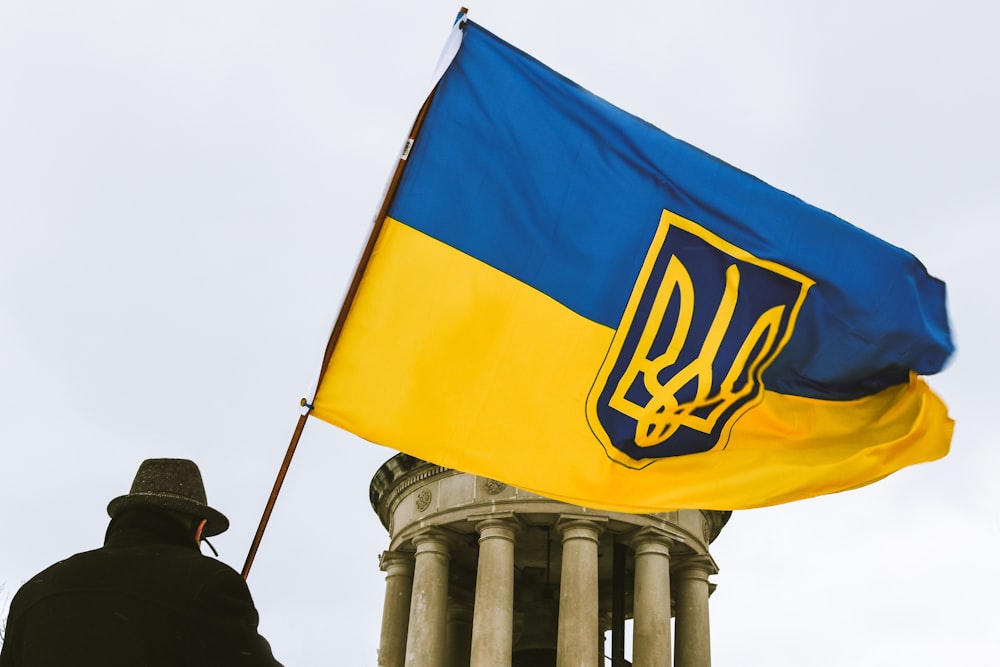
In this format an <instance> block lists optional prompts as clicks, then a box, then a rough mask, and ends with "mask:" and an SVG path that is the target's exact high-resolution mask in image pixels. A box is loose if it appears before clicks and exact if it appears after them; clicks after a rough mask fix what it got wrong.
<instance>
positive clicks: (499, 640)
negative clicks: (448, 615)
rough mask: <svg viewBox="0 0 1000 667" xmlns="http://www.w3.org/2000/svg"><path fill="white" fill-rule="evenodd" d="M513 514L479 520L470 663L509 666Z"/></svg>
mask: <svg viewBox="0 0 1000 667" xmlns="http://www.w3.org/2000/svg"><path fill="white" fill-rule="evenodd" d="M515 528H516V525H515V523H514V519H513V518H512V516H508V517H496V516H494V517H491V518H488V519H485V520H483V521H480V522H479V523H477V524H476V530H477V531H478V532H479V565H478V567H477V570H476V603H475V608H474V611H473V617H472V659H471V661H470V662H469V665H470V666H471V667H504V666H507V667H509V666H510V662H511V653H512V646H513V633H514V531H515Z"/></svg>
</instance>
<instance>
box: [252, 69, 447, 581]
mask: <svg viewBox="0 0 1000 667" xmlns="http://www.w3.org/2000/svg"><path fill="white" fill-rule="evenodd" d="M435 90H436V87H435ZM432 99H434V90H432V91H431V93H430V95H428V96H427V99H426V100H425V101H424V104H423V106H421V107H420V111H419V112H418V113H417V118H416V120H415V121H413V128H412V129H411V130H410V136H409V137H408V138H407V140H406V145H405V146H404V147H403V151H402V153H401V155H400V157H399V162H398V163H397V164H396V169H395V171H394V172H393V174H392V179H391V180H390V181H389V186H388V187H387V188H386V192H385V197H383V198H382V206H381V207H379V211H378V215H376V217H375V223H374V225H373V226H372V232H371V234H369V235H368V242H367V244H365V249H364V252H363V253H362V254H361V259H360V260H359V261H358V268H357V269H356V270H355V271H354V277H353V278H352V279H351V285H350V287H348V289H347V295H346V296H345V297H344V303H343V305H342V306H341V307H340V314H339V315H337V321H336V322H335V323H334V325H333V331H332V332H331V333H330V340H329V341H328V342H327V344H326V351H325V352H324V353H323V365H322V366H321V367H320V373H319V380H317V382H316V386H317V387H319V384H320V382H322V381H323V376H324V375H325V374H326V369H327V367H328V366H329V365H330V358H331V357H332V356H333V349H334V347H336V345H337V339H338V338H340V332H341V330H343V328H344V322H345V321H346V320H347V313H348V311H349V310H350V309H351V304H352V303H353V302H354V298H355V296H357V293H358V286H359V285H360V284H361V276H362V275H363V274H364V272H365V268H367V266H368V262H369V260H370V259H371V256H372V252H373V251H374V248H375V242H376V240H377V239H378V235H379V233H380V232H381V231H382V227H383V225H384V223H385V218H386V216H387V215H388V214H389V206H390V205H391V204H392V199H393V197H395V195H396V190H398V189H399V183H400V181H401V180H402V178H403V169H405V167H406V159H407V158H408V157H409V156H410V150H412V148H413V144H414V142H416V140H417V134H418V133H419V132H420V128H421V127H422V126H423V124H424V119H425V118H426V117H427V110H428V109H429V108H430V105H431V100H432ZM302 405H303V406H304V407H306V408H308V410H307V411H306V412H305V413H303V414H302V415H301V416H300V417H299V421H298V424H296V426H295V432H294V433H293V434H292V439H291V442H289V443H288V450H287V451H286V452H285V458H284V460H283V461H282V462H281V469H280V470H278V477H277V479H275V481H274V487H273V488H272V489H271V495H270V497H269V498H268V499H267V505H266V506H265V507H264V514H263V515H262V516H261V518H260V524H259V525H258V526H257V533H256V534H255V535H254V538H253V542H252V543H251V544H250V551H249V553H247V559H246V562H245V563H244V564H243V572H242V574H243V579H246V578H247V577H249V576H250V566H251V565H252V564H253V560H254V557H255V556H256V555H257V550H258V549H259V548H260V542H261V540H262V539H263V537H264V530H265V529H266V528H267V523H268V521H269V520H270V518H271V512H272V511H273V509H274V503H275V501H277V499H278V493H279V492H280V491H281V485H282V484H283V483H284V481H285V475H286V474H287V473H288V468H289V466H290V465H291V463H292V456H294V455H295V448H296V447H298V444H299V439H300V438H301V437H302V429H303V428H305V425H306V420H307V419H308V418H309V412H310V411H311V410H312V406H311V405H309V403H308V402H307V401H306V399H302Z"/></svg>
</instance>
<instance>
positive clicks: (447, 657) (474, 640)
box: [378, 512, 715, 667]
mask: <svg viewBox="0 0 1000 667" xmlns="http://www.w3.org/2000/svg"><path fill="white" fill-rule="evenodd" d="M471 518H472V520H473V521H474V522H475V527H476V531H477V534H478V536H479V544H478V547H479V557H478V565H477V568H478V569H477V572H476V586H475V588H476V592H475V601H474V604H473V609H472V610H471V619H472V621H471V626H470V623H469V620H468V619H469V616H470V614H469V610H468V609H467V608H464V607H463V605H461V604H455V603H454V602H453V603H452V604H451V605H449V600H448V581H449V576H448V568H449V561H450V549H451V548H452V543H451V538H449V535H448V532H447V531H445V530H442V529H440V528H433V527H432V528H424V529H421V530H420V531H419V532H417V533H415V534H414V535H413V537H412V538H410V543H411V544H412V545H413V547H414V548H415V552H404V551H387V552H385V553H384V554H383V555H382V559H381V563H380V567H381V569H382V570H384V571H385V572H386V591H385V608H384V610H383V620H382V635H381V641H380V644H379V655H378V665H379V666H380V667H457V666H459V665H461V666H463V667H464V666H465V665H470V666H471V667H487V666H488V667H496V666H506V665H511V660H512V646H513V642H514V636H513V627H514V558H515V551H516V549H517V536H518V533H519V532H520V528H521V526H520V524H519V522H518V520H517V518H516V517H515V516H514V515H513V513H512V512H501V513H491V514H488V515H482V516H480V517H471ZM606 521H607V519H606V518H602V517H598V516H592V515H591V516H585V517H582V516H580V515H563V516H562V517H560V519H559V520H558V521H557V523H556V529H557V531H558V533H559V536H560V539H561V545H562V557H561V558H562V560H561V564H562V568H561V578H560V581H559V613H558V636H557V638H556V663H555V664H556V665H557V667H597V666H598V665H603V664H604V663H603V660H602V658H601V650H602V648H601V647H602V646H603V641H602V639H601V632H600V617H599V599H598V597H599V589H598V553H599V552H598V549H599V545H600V536H601V534H602V532H603V530H604V524H605V522H606ZM623 537H624V536H623ZM628 537H629V545H630V547H631V549H632V553H633V557H634V563H635V576H634V590H633V609H632V616H633V665H635V667H660V666H663V667H669V666H670V665H671V662H672V661H671V656H673V664H675V665H676V667H709V665H710V664H711V654H710V644H709V626H708V623H709V614H708V596H709V582H708V577H709V575H711V574H714V573H715V566H714V563H713V562H712V560H711V558H710V557H708V556H707V555H686V554H685V555H683V556H681V557H679V558H677V560H678V562H672V558H671V545H672V544H674V540H673V538H672V537H671V535H670V534H669V533H667V532H665V531H662V530H659V529H657V528H655V527H646V528H640V529H638V530H636V531H634V532H633V533H632V534H631V535H630V536H628ZM672 598H673V601H674V603H675V607H674V616H675V633H674V634H675V636H674V637H673V645H672V642H671V633H670V619H671V599H672ZM470 630H471V632H470Z"/></svg>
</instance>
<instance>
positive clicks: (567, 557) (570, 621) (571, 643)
mask: <svg viewBox="0 0 1000 667" xmlns="http://www.w3.org/2000/svg"><path fill="white" fill-rule="evenodd" d="M601 520H603V521H607V517H590V516H587V515H582V516H575V515H573V516H567V515H563V517H562V518H561V519H560V520H559V522H558V523H557V524H556V525H557V527H558V528H559V530H560V532H561V533H562V549H563V552H562V574H561V575H560V582H559V633H558V639H557V649H556V650H557V658H556V665H557V667H597V665H598V664H599V657H598V654H597V650H598V649H597V634H598V632H599V625H598V613H599V612H598V608H597V604H598V590H597V547H598V546H599V544H600V535H601V532H602V530H603V528H602V526H600V525H599V523H598V521H601Z"/></svg>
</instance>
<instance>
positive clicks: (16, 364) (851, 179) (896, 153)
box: [0, 0, 1000, 667]
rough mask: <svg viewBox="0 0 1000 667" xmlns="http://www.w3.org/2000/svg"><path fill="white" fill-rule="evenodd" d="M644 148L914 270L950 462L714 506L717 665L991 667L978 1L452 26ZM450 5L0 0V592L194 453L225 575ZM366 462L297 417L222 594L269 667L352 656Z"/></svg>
mask: <svg viewBox="0 0 1000 667" xmlns="http://www.w3.org/2000/svg"><path fill="white" fill-rule="evenodd" d="M469 7H470V10H471V11H470V17H471V18H472V19H473V20H475V21H476V22H478V23H480V24H482V25H483V26H485V27H486V28H487V29H489V30H491V31H492V32H494V33H496V34H498V35H499V36H500V37H502V38H504V39H506V40H507V41H509V42H511V43H512V44H514V45H515V46H517V47H519V48H522V49H524V50H525V51H527V52H528V53H531V54H532V55H534V56H536V57H538V58H539V59H541V60H542V61H543V62H545V63H547V64H548V65H550V66H552V67H553V68H555V69H556V70H558V71H560V72H562V73H563V74H565V75H567V76H569V77H570V78H572V79H574V80H576V81H577V82H578V83H580V84H581V85H583V86H584V87H586V88H588V89H589V90H591V91H593V92H594V93H596V94H598V95H600V96H602V97H604V98H606V99H608V100H610V101H612V102H613V103H615V104H617V105H619V106H621V107H623V108H625V109H626V110H628V111H630V112H632V113H635V114H637V115H639V116H641V117H643V118H645V119H646V120H648V121H650V122H652V123H653V124H655V125H657V126H659V127H660V128H662V129H664V130H665V131H667V132H669V133H671V134H673V135H674V136H676V137H678V138H681V139H684V140H686V141H688V142H690V143H693V144H695V145H697V146H699V147H701V148H703V149H705V150H707V151H709V152H711V153H713V154H714V155H716V156H718V157H720V158H722V159H724V160H726V161H728V162H730V163H732V164H735V165H736V166H738V167H740V168H742V169H744V170H746V171H749V172H751V173H753V174H755V175H757V176H759V177H761V178H763V179H764V180H766V181H768V182H770V183H771V184H773V185H775V186H777V187H779V188H781V189H783V190H786V191H789V192H791V193H793V194H795V195H797V196H799V197H801V198H803V199H805V200H806V201H808V202H810V203H812V204H815V205H817V206H820V207H822V208H825V209H827V210H830V211H832V212H833V213H836V214H837V215H840V216H841V217H843V218H846V219H847V220H849V221H851V222H853V223H854V224H856V225H858V226H860V227H862V228H864V229H866V230H868V231H870V232H872V233H874V234H876V235H878V236H880V237H882V238H884V239H886V240H887V241H890V242H891V243H894V244H896V245H899V246H902V247H904V248H906V249H908V250H910V251H911V252H913V253H914V254H915V255H917V256H918V257H919V258H920V259H921V260H922V261H923V262H924V263H925V264H926V266H927V267H928V269H929V271H930V272H931V273H932V274H934V275H936V276H938V277H940V278H942V279H943V280H945V281H946V282H947V284H948V289H949V305H950V312H951V319H952V326H953V329H954V337H955V341H956V343H957V346H958V352H957V354H956V356H955V357H954V358H953V360H952V363H951V365H950V367H949V368H947V369H946V370H945V371H944V372H943V373H942V374H940V375H938V376H935V377H932V378H931V379H930V383H931V385H932V387H933V388H934V389H935V390H936V391H937V392H938V393H939V394H940V395H941V396H942V397H943V398H944V399H945V401H946V402H947V403H948V406H949V408H950V412H951V414H952V417H954V418H955V420H956V422H957V426H956V430H955V438H954V442H953V444H952V453H951V454H950V455H949V456H948V457H947V458H945V459H944V460H942V461H938V462H934V463H929V464H924V465H920V466H917V467H914V468H910V469H907V470H904V471H901V472H899V473H897V474H895V475H893V476H892V477H890V478H888V479H886V480H884V481H882V482H879V483H877V484H875V485H873V486H870V487H867V488H864V489H861V490H857V491H852V492H848V493H843V494H838V495H835V496H828V497H824V498H818V499H814V500H809V501H804V502H799V503H794V504H791V505H786V506H781V507H776V508H769V509H762V510H751V511H745V512H738V513H736V514H735V515H734V516H733V518H732V520H731V521H730V523H729V525H728V526H727V527H726V529H725V530H724V531H723V533H722V535H721V536H720V537H719V539H718V540H717V541H716V543H715V544H714V546H713V555H714V556H715V559H716V561H717V562H718V563H719V565H720V568H721V571H720V573H719V574H718V575H716V576H715V577H714V581H715V582H716V583H717V584H718V590H717V591H716V593H715V594H714V595H713V597H712V601H711V605H712V606H711V614H712V618H711V620H712V643H713V656H714V661H715V663H714V664H716V665H717V666H721V667H744V666H747V665H750V666H757V665H767V666H768V667H786V666H787V667H802V665H809V666H819V667H823V666H828V665H829V666H837V667H842V666H843V665H852V666H854V667H863V666H879V667H882V666H884V665H908V666H921V665H927V666H931V665H934V666H935V667H936V666H939V665H944V664H947V665H962V666H966V665H984V666H985V665H996V664H1000V612H998V611H997V601H998V599H1000V566H998V560H1000V559H998V557H997V551H998V547H1000V510H998V507H1000V491H998V490H997V489H998V485H997V484H996V481H995V477H996V475H997V474H998V470H1000V455H998V451H997V447H996V437H995V436H994V432H995V430H996V429H995V427H994V426H993V424H992V421H991V418H992V417H993V416H994V415H995V414H996V412H997V408H996V406H995V404H994V403H993V401H992V400H991V397H993V396H994V395H995V394H996V390H995V388H994V385H995V380H994V378H996V377H998V376H1000V362H998V353H997V351H996V350H995V349H994V348H993V346H992V341H993V340H994V339H995V337H996V336H997V331H998V328H1000V327H998V324H1000V321H998V320H1000V316H998V306H997V301H998V299H997V297H996V292H995V287H994V285H995V283H996V279H995V266H996V264H997V259H996V257H995V255H996V252H995V246H996V243H997V240H998V238H1000V231H998V230H997V225H998V222H1000V203H998V187H997V184H998V181H1000V169H998V166H997V164H998V163H997V155H998V153H1000V131H998V129H997V119H998V118H1000V46H998V43H1000V42H998V40H997V38H996V34H995V32H996V26H997V25H998V19H1000V10H998V9H997V6H996V5H995V4H994V3H988V2H986V1H985V0H981V1H979V2H971V1H966V0H957V1H953V2H950V3H937V2H925V1H922V0H908V1H880V0H864V1H861V0H847V1H843V2H838V3H829V2H826V3H818V2H801V0H799V1H795V0H786V1H780V0H760V1H757V2H753V3H750V2H735V1H733V2H718V1H716V2H699V3H679V2H652V1H651V2H627V1H622V2H616V3H610V2H600V3H598V2H589V1H587V2H585V1H578V2H568V1H563V2H560V1H555V0H549V1H548V2H545V3H535V2H526V1H513V0H504V1H503V2H500V1H489V2H480V3H478V4H477V3H470V5H469ZM458 9H459V5H457V4H453V3H451V2H441V1H424V2H413V1H410V2H404V1H403V0H390V1H387V2H346V1H344V0H339V1H338V0H334V1H333V2H312V1H307V0H284V1H282V2H257V1H254V0H249V1H248V0H243V1H241V2H235V1H228V0H227V1H218V2H212V1H205V0H199V1H198V2H193V1H189V0H174V1H173V2H169V3H168V2H149V1H146V0H119V1H114V2H112V1H108V0H95V1H93V2H87V3H81V2H74V1H70V0H61V1H60V0H0V411H2V412H0V447H2V448H3V449H2V458H0V470H2V473H0V507H2V508H3V513H4V537H3V538H2V539H0V584H4V585H5V591H4V593H2V594H0V601H2V600H3V599H4V597H5V596H6V597H9V596H10V595H11V594H12V593H13V591H14V590H15V589H16V588H17V587H18V586H19V585H20V584H21V583H22V582H23V581H24V580H26V579H28V578H29V577H30V576H31V575H32V574H34V573H35V572H37V571H38V570H40V569H42V568H43V567H45V566H47V565H49V564H51V563H52V562H54V561H56V560H59V559H61V558H64V557H66V556H67V555H70V554H72V553H75V552H78V551H82V550H86V549H91V548H95V547H97V546H99V545H100V544H101V541H102V539H103V533H104V529H105V526H106V523H107V515H106V513H105V507H106V505H107V502H108V500H110V499H111V498H113V497H115V496H117V495H120V494H122V493H125V492H127V490H128V487H129V485H130V484H131V481H132V477H133V475H134V473H135V470H136V468H137V466H138V464H139V462H140V461H141V460H142V459H144V458H148V457H157V456H181V457H190V458H193V459H195V460H197V461H198V462H199V464H200V465H201V468H202V472H203V474H204V477H205V480H206V484H207V488H208V498H209V502H210V503H211V504H212V505H213V506H215V507H217V508H219V509H220V510H221V511H223V512H224V513H226V514H227V515H228V516H229V518H230V519H231V521H232V527H231V529H230V530H229V532H227V533H225V534H224V535H221V536H219V537H218V538H217V539H215V540H213V542H214V543H215V546H216V547H217V548H218V549H219V551H220V552H221V559H222V560H224V561H225V562H227V563H229V564H230V565H232V566H233V567H234V568H236V569H237V570H238V569H240V567H241V566H242V563H243V560H244V558H245V556H246V553H247V549H248V547H249V545H250V541H251V538H252V536H253V533H254V531H255V529H256V526H257V522H258V520H259V518H260V514H261V511H262V510H263V507H264V504H265V502H266V499H267V495H268V493H269V491H270V488H271V485H272V483H273V481H274V476H275V474H276V472H277V470H278V467H279V465H280V462H281V459H282V457H283V455H284V451H285V447H286V445H287V443H288V439H289V437H290V435H291V432H292V429H293V427H294V425H295V420H296V418H297V416H298V400H299V398H300V397H301V396H303V395H304V393H305V392H306V391H307V390H308V388H309V386H310V384H311V383H312V381H313V378H314V375H315V373H316V372H317V370H318V367H319V363H320V360H321V357H322V353H323V348H324V346H325V343H326V338H327V335H328V333H329V329H330V326H331V324H332V322H333V320H334V318H335V316H336V313H337V311H338V309H339V306H340V302H341V299H342V296H343V293H344V290H345V289H346V284H347V281H348V280H349V278H350V275H351V273H352V271H353V269H354V264H355V261H356V257H357V256H358V253H359V252H360V249H361V247H362V245H363V243H364V240H365V238H366V237H367V233H368V230H369V226H370V223H371V218H372V215H373V213H374V212H375V210H376V209H377V206H378V203H379V197H380V195H381V192H382V189H383V187H384V185H385V181H386V179H387V177H388V175H389V172H390V169H391V167H392V165H393V163H394V161H395V159H396V156H397V154H398V151H399V148H400V147H401V145H402V141H403V138H404V135H405V133H406V131H407V130H408V128H409V124H410V122H411V121H412V119H413V116H414V114H415V113H416V110H417V108H418V107H419V105H420V103H421V101H422V99H421V98H422V96H423V95H424V93H425V92H426V90H427V86H428V84H429V79H430V77H431V74H432V72H433V69H434V65H435V63H436V61H437V58H438V55H439V52H440V49H441V47H442V45H443V42H444V39H445V37H446V36H447V34H448V31H449V29H450V25H451V22H452V19H453V18H454V16H455V14H456V12H457V10H458ZM392 454H393V452H392V451H390V450H387V449H384V448H381V447H378V446H375V445H371V444H368V443H365V442H362V441H360V440H359V439H357V438H355V437H354V436H352V435H350V434H347V433H344V432H342V431H339V430H338V429H336V428H334V427H333V426H329V425H327V424H324V423H322V422H319V421H316V420H312V421H311V422H310V423H309V425H308V427H307V429H306V433H305V436H304V438H303V440H302V443H301V445H300V446H299V451H298V453H297V455H296V458H295V460H294V462H293V465H292V468H291V471H290V474H289V476H288V479H287V482H286V486H285V489H284V490H283V491H282V494H281V497H280V499H279V501H278V504H277V507H276V509H275V513H274V516H273V518H272V520H271V525H270V527H269V528H268V531H267V533H266V535H265V537H264V542H263V545H262V547H261V550H260V552H259V554H258V556H257V560H256V562H255V565H254V569H253V571H252V573H251V575H250V587H251V590H252V591H253V593H254V597H255V599H256V601H257V604H258V607H259V609H260V612H261V618H262V625H261V627H262V631H263V633H264V634H265V635H266V636H267V637H268V639H269V640H270V641H271V643H272V646H273V649H274V652H275V655H276V656H277V657H278V658H279V659H281V660H282V661H283V662H285V664H287V665H321V664H336V665H369V664H374V663H375V651H376V648H377V645H378V631H379V623H380V618H381V606H382V596H383V593H384V575H383V574H382V573H381V572H379V570H378V565H377V563H378V561H377V556H378V554H379V553H380V552H381V551H382V550H383V549H384V548H385V547H386V546H387V536H386V534H385V532H384V530H383V528H382V526H381V525H380V524H379V522H378V519H377V518H376V516H375V514H374V513H373V512H372V510H371V508H370V506H369V504H368V483H369V480H370V478H371V476H372V474H374V472H375V471H376V469H377V468H378V466H379V465H381V463H382V462H383V461H385V460H386V459H388V458H389V457H390V456H391V455H392Z"/></svg>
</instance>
